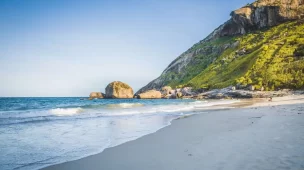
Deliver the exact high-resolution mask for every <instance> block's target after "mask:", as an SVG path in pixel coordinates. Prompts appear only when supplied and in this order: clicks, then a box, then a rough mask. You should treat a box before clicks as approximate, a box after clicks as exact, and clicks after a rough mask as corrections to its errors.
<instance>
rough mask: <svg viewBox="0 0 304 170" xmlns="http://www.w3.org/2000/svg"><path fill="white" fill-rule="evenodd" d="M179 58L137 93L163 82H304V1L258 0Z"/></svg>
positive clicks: (182, 84) (176, 84)
mask: <svg viewBox="0 0 304 170" xmlns="http://www.w3.org/2000/svg"><path fill="white" fill-rule="evenodd" d="M230 16H231V18H230V19H229V20H228V21H227V22H225V23H224V24H223V25H221V26H219V27H218V28H217V29H215V30H214V31H213V32H212V33H211V34H210V35H209V36H207V37H206V38H205V39H203V40H202V41H200V42H198V43H197V44H194V45H193V46H192V47H191V48H190V49H188V50H187V51H186V52H184V53H183V54H181V55H180V56H179V57H177V58H176V59H175V60H174V61H173V62H172V63H171V64H169V66H168V67H167V68H166V69H165V70H164V71H163V73H162V74H161V75H160V77H158V78H157V79H155V80H153V81H151V82H150V83H149V84H148V85H146V86H145V87H143V88H141V89H140V90H139V91H138V92H137V94H139V93H141V92H144V91H147V90H151V89H161V88H162V87H164V86H167V85H169V86H171V87H173V88H176V87H193V88H195V89H200V88H206V89H212V88H224V87H228V86H230V85H237V86H242V87H246V86H249V85H253V86H255V88H256V89H259V88H262V87H263V88H265V90H275V89H278V88H292V89H298V88H303V86H304V31H303V30H304V0H258V1H255V2H254V3H252V4H247V5H246V6H244V7H242V8H240V9H237V10H235V11H232V12H231V14H230Z"/></svg>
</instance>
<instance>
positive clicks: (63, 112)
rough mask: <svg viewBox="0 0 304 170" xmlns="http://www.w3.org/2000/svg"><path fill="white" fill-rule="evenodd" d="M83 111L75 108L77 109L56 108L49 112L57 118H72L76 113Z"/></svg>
mask: <svg viewBox="0 0 304 170" xmlns="http://www.w3.org/2000/svg"><path fill="white" fill-rule="evenodd" d="M83 111H84V109H82V108H80V107H77V108H56V109H51V110H50V112H51V113H52V114H54V115H57V116H72V115H75V114H78V113H81V112H83Z"/></svg>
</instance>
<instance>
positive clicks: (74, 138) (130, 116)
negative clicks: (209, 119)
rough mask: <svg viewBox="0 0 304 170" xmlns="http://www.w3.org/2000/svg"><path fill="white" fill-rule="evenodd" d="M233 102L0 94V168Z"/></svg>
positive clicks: (54, 159)
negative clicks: (33, 96) (4, 96)
mask: <svg viewBox="0 0 304 170" xmlns="http://www.w3.org/2000/svg"><path fill="white" fill-rule="evenodd" d="M231 102H235V101H229V100H226V101H224V100H223V101H195V100H139V99H121V100H111V99H102V100H82V99H81V98H0V141H1V142H0V151H1V157H0V169H1V170H7V169H22V170H28V169H39V168H42V167H45V166H49V165H53V164H57V163H61V162H66V161H71V160H75V159H79V158H82V157H85V156H89V155H92V154H96V153H99V152H102V151H103V150H104V149H105V148H109V147H113V146H117V145H119V144H122V143H124V142H127V141H130V140H135V139H137V138H139V137H141V136H144V135H146V134H149V133H153V132H155V131H157V130H159V129H161V128H163V127H165V126H168V125H169V124H170V122H171V121H172V120H173V119H175V118H178V117H180V116H182V115H191V114H195V113H200V112H201V110H202V109H203V108H205V107H207V106H213V105H218V104H225V103H231Z"/></svg>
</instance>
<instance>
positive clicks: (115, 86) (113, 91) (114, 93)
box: [106, 81, 134, 99]
mask: <svg viewBox="0 0 304 170" xmlns="http://www.w3.org/2000/svg"><path fill="white" fill-rule="evenodd" d="M133 96H134V93H133V89H132V88H131V87H130V86H129V85H128V84H126V83H123V82H120V81H114V82H112V83H110V84H109V85H108V86H107V87H106V98H113V99H129V98H133Z"/></svg>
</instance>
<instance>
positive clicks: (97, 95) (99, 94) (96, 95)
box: [90, 92, 104, 99]
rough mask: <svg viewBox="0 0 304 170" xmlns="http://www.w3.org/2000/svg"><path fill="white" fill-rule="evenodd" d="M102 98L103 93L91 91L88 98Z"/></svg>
mask: <svg viewBox="0 0 304 170" xmlns="http://www.w3.org/2000/svg"><path fill="white" fill-rule="evenodd" d="M102 98H104V94H102V93H101V92H92V93H90V99H102Z"/></svg>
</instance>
